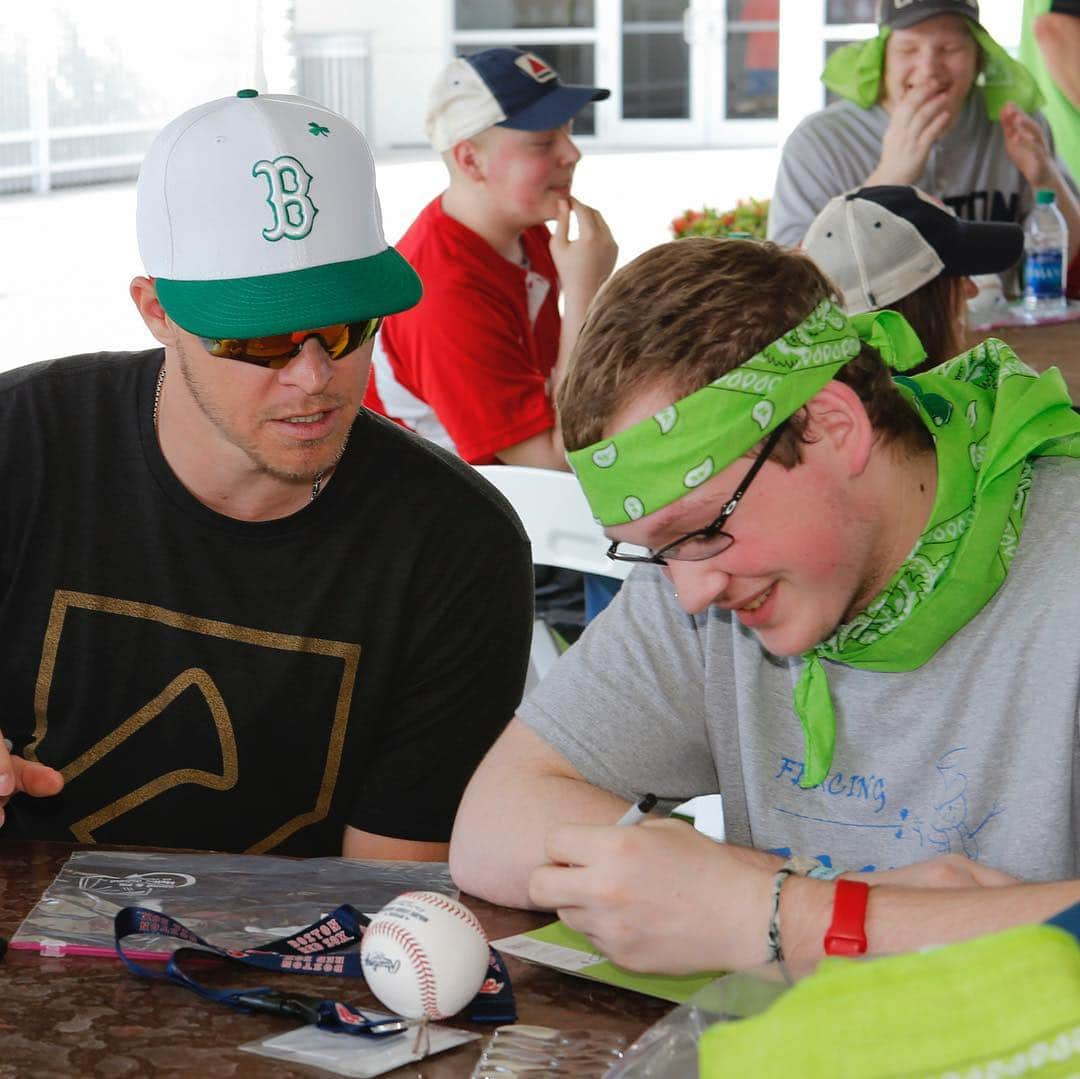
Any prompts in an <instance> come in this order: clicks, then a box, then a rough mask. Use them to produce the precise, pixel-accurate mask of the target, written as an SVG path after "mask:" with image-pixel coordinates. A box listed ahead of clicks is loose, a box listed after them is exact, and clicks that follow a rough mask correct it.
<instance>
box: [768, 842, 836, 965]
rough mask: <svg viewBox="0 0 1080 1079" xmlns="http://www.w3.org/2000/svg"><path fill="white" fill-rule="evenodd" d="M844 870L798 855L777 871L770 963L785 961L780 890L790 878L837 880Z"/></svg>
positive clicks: (773, 889)
mask: <svg viewBox="0 0 1080 1079" xmlns="http://www.w3.org/2000/svg"><path fill="white" fill-rule="evenodd" d="M843 872H844V870H843V869H835V868H834V867H833V866H829V865H823V864H822V863H821V862H820V861H819V860H818V859H817V858H806V857H803V856H802V855H799V854H796V855H794V856H793V857H791V858H789V859H788V860H787V861H786V862H784V864H783V865H782V866H781V867H780V868H779V869H778V870H777V871H776V876H775V877H773V882H772V912H771V914H770V916H769V938H768V945H769V962H773V961H774V960H775V961H777V962H781V963H782V962H783V961H784V949H783V947H782V946H781V944H780V889H781V888H783V886H784V881H785V880H787V879H788V877H791V876H796V877H813V878H814V879H815V880H836V878H837V877H838V876H840V874H841V873H843Z"/></svg>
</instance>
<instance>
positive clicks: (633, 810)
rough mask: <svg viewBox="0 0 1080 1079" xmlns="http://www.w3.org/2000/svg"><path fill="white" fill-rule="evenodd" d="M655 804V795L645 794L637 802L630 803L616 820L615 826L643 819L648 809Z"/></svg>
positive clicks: (635, 822)
mask: <svg viewBox="0 0 1080 1079" xmlns="http://www.w3.org/2000/svg"><path fill="white" fill-rule="evenodd" d="M655 805H656V795H655V794H646V795H645V796H644V797H643V798H641V799H640V800H639V801H638V802H636V803H635V804H634V805H632V806H631V807H630V808H629V809H628V810H627V811H626V812H625V813H624V814H623V815H622V816H621V817H620V818H619V819H618V820H617V821H616V822H615V827H616V828H622V827H625V826H626V825H628V824H637V823H638V821H643V820H644V819H645V818H646V817H647V816H648V815H649V811H650V810H651V809H652V808H653V806H655Z"/></svg>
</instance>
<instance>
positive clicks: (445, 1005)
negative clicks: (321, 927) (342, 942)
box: [360, 892, 488, 1019]
mask: <svg viewBox="0 0 1080 1079" xmlns="http://www.w3.org/2000/svg"><path fill="white" fill-rule="evenodd" d="M360 960H361V963H362V964H363V967H364V977H365V978H366V979H367V983H368V986H369V987H370V988H371V991H372V992H373V993H374V994H375V996H376V997H378V998H379V1000H380V1001H381V1002H382V1003H383V1004H384V1005H385V1006H386V1007H387V1008H389V1009H390V1011H392V1012H394V1013H395V1014H396V1015H401V1016H404V1017H405V1018H406V1019H420V1018H421V1017H423V1016H427V1018H429V1019H445V1018H446V1017H447V1016H450V1015H455V1014H456V1013H457V1012H459V1011H461V1009H462V1008H464V1007H465V1005H466V1004H468V1003H469V1001H470V1000H472V998H473V997H474V996H476V993H477V991H478V990H479V989H480V986H481V985H483V983H484V979H485V977H487V970H488V945H487V937H486V936H485V935H484V930H483V928H482V927H481V925H480V923H479V921H477V918H476V915H475V914H473V912H472V911H471V910H469V908H468V907H466V906H464V905H463V904H461V903H459V902H457V900H455V899H450V898H449V897H448V896H445V895H440V894H439V893H438V892H404V893H403V894H402V895H399V896H398V897H397V898H396V899H392V900H390V902H389V903H387V904H386V906H385V907H383V908H382V910H380V911H379V913H378V914H376V915H375V917H374V918H372V919H371V924H370V925H369V926H368V927H367V929H365V930H364V936H363V938H362V939H361V941H360Z"/></svg>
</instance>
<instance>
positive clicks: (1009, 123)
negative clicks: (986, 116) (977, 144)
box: [998, 101, 1061, 188]
mask: <svg viewBox="0 0 1080 1079" xmlns="http://www.w3.org/2000/svg"><path fill="white" fill-rule="evenodd" d="M998 119H999V120H1000V122H1001V130H1002V134H1004V136H1005V152H1006V153H1007V154H1008V155H1009V160H1010V161H1011V162H1012V163H1013V164H1014V165H1015V166H1016V167H1017V168H1018V169H1019V170H1020V173H1021V175H1022V176H1023V177H1024V179H1025V180H1027V182H1028V183H1029V184H1031V186H1032V187H1033V188H1037V187H1055V188H1056V187H1057V186H1058V183H1060V179H1061V178H1060V176H1059V175H1058V170H1057V167H1056V166H1055V165H1054V158H1053V155H1052V154H1051V153H1050V147H1049V145H1048V144H1047V141H1046V136H1045V135H1044V134H1043V129H1042V128H1041V127H1039V125H1038V124H1037V123H1036V122H1035V121H1034V120H1033V119H1032V118H1031V117H1030V116H1028V114H1027V113H1026V112H1024V110H1023V109H1021V108H1019V107H1018V106H1017V105H1014V104H1013V103H1012V102H1011V101H1009V102H1006V103H1005V104H1004V105H1003V106H1002V107H1001V112H1000V114H999V116H998Z"/></svg>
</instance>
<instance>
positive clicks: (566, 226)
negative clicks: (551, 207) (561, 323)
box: [550, 196, 619, 314]
mask: <svg viewBox="0 0 1080 1079" xmlns="http://www.w3.org/2000/svg"><path fill="white" fill-rule="evenodd" d="M571 209H572V210H573V212H574V213H575V215H576V216H577V221H578V237H577V239H576V240H571V239H570V211H571ZM550 250H551V257H552V259H553V261H554V262H555V269H556V270H557V271H558V273H559V283H560V285H561V286H562V290H563V294H564V295H565V297H566V304H567V307H568V308H569V307H571V306H574V305H576V306H579V307H580V308H581V311H582V314H584V308H586V307H588V305H589V304H590V303H591V302H592V298H593V297H594V296H595V295H596V293H597V291H598V290H599V288H600V286H601V285H602V284H603V283H604V282H605V281H606V280H607V279H608V277H609V275H610V274H611V271H612V269H613V268H614V266H615V257H616V255H618V253H619V248H618V245H617V244H616V243H615V240H614V239H613V238H612V235H611V230H610V229H609V228H608V226H607V222H606V221H605V220H604V219H603V217H602V216H601V215H600V212H599V211H598V210H594V209H593V208H592V207H591V206H586V205H585V203H583V202H579V201H578V200H577V199H575V198H573V197H572V196H571V197H570V198H566V199H559V213H558V216H557V217H556V219H555V233H554V235H553V236H552V237H551V247H550Z"/></svg>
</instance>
